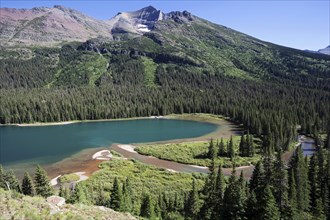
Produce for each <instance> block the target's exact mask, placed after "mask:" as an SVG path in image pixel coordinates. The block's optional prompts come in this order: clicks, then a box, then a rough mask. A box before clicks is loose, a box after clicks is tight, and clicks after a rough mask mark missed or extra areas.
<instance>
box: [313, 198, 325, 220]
mask: <svg viewBox="0 0 330 220" xmlns="http://www.w3.org/2000/svg"><path fill="white" fill-rule="evenodd" d="M323 208H324V207H323V204H322V200H321V199H319V198H318V199H317V200H316V206H315V207H314V208H313V212H312V214H313V216H314V218H315V219H320V220H321V219H324V220H325V219H326V217H325V215H324V210H323Z"/></svg>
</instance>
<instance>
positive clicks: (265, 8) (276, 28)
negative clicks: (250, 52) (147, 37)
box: [0, 0, 330, 50]
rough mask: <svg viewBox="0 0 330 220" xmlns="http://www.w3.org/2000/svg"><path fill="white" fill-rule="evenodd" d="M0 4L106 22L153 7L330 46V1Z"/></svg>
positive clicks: (303, 44) (302, 44)
mask: <svg viewBox="0 0 330 220" xmlns="http://www.w3.org/2000/svg"><path fill="white" fill-rule="evenodd" d="M0 4H1V7H9V8H32V7H39V6H46V7H52V6H53V5H63V6H66V7H70V8H73V9H76V10H79V11H81V12H83V13H85V14H87V15H89V16H92V17H94V18H97V19H102V20H104V19H110V18H111V17H113V16H114V15H115V14H117V12H120V11H134V10H138V9H140V8H143V7H145V6H148V5H152V6H154V7H156V8H157V9H160V10H162V11H164V12H170V11H176V10H179V11H183V10H188V11H190V12H191V13H193V14H194V15H197V16H199V17H202V18H205V19H207V20H209V21H212V22H214V23H217V24H222V25H225V26H227V27H230V28H232V29H235V30H238V31H241V32H243V33H246V34H249V35H252V36H254V37H257V38H259V39H261V40H265V41H269V42H273V43H276V44H280V45H284V46H288V47H293V48H298V49H311V50H317V49H320V48H324V47H326V46H328V45H330V22H329V21H330V15H329V14H330V0H321V1H317V0H305V1H298V0H291V1H290V0H289V1H285V0H277V1H276V0H274V1H269V0H264V1H262V0H259V1H248V0H245V1H244V0H243V1H236V0H232V1H220V0H218V1H217V0H214V1H198V0H194V1H188V0H185V1H180V0H176V1H170V0H168V1H164V0H156V1H146V0H135V1H128V0H120V1H113V0H103V1H97V0H94V1H91V0H64V1H53V0H48V1H42V0H36V1H29V0H25V1H18V0H1V3H0Z"/></svg>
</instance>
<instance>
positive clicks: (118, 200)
mask: <svg viewBox="0 0 330 220" xmlns="http://www.w3.org/2000/svg"><path fill="white" fill-rule="evenodd" d="M122 204H123V195H122V191H121V188H120V186H119V182H118V179H117V177H115V180H114V182H113V186H112V190H111V197H110V208H112V209H113V210H116V211H117V210H120V209H121V207H122Z"/></svg>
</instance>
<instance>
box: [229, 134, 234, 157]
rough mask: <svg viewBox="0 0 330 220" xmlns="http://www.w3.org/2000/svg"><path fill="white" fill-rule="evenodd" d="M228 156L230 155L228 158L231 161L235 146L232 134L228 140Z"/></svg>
mask: <svg viewBox="0 0 330 220" xmlns="http://www.w3.org/2000/svg"><path fill="white" fill-rule="evenodd" d="M228 157H230V160H231V161H233V159H234V157H235V147H234V142H233V136H230V140H229V142H228Z"/></svg>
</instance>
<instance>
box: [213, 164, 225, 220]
mask: <svg viewBox="0 0 330 220" xmlns="http://www.w3.org/2000/svg"><path fill="white" fill-rule="evenodd" d="M224 188H225V181H224V176H223V173H222V169H221V165H219V167H218V173H217V178H216V182H215V189H214V196H213V198H212V199H213V200H214V204H215V205H214V207H213V211H212V216H211V219H215V220H217V219H220V217H221V216H222V212H223V196H224Z"/></svg>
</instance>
